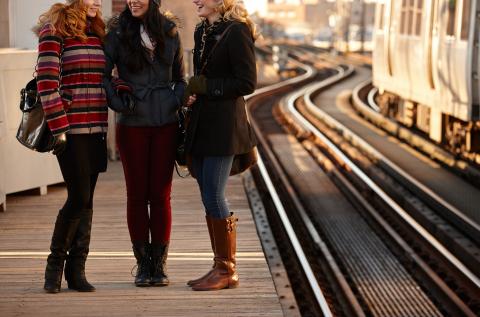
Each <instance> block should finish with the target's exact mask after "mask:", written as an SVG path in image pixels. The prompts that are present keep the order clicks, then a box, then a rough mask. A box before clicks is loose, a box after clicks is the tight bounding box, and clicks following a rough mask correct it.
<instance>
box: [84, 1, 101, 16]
mask: <svg viewBox="0 0 480 317" xmlns="http://www.w3.org/2000/svg"><path fill="white" fill-rule="evenodd" d="M83 4H84V5H85V6H86V7H87V16H89V17H90V18H94V17H96V16H97V13H98V12H99V11H100V9H101V7H102V0H83Z"/></svg>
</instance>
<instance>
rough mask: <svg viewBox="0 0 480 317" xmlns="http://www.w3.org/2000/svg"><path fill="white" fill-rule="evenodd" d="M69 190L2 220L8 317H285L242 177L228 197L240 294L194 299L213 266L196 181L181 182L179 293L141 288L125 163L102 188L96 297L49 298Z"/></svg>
mask: <svg viewBox="0 0 480 317" xmlns="http://www.w3.org/2000/svg"><path fill="white" fill-rule="evenodd" d="M65 197H66V190H65V188H64V186H54V187H49V193H48V195H46V196H35V195H27V194H22V195H15V196H9V197H8V198H7V202H8V207H9V208H8V212H6V213H0V316H2V317H7V316H38V317H40V316H58V317H63V316H82V317H83V316H129V317H130V316H282V309H281V306H280V303H279V299H278V297H277V293H276V291H275V287H274V285H273V282H272V278H271V275H270V271H269V269H268V266H267V263H266V260H265V257H264V254H263V252H262V248H261V245H260V242H259V239H258V236H257V232H256V229H255V224H254V222H253V219H252V215H251V212H250V208H249V206H248V202H247V198H246V196H245V193H244V189H243V186H242V180H241V177H232V178H230V180H229V186H228V189H227V197H228V199H229V203H230V206H231V210H232V211H235V213H236V214H237V215H238V217H239V218H240V221H239V225H238V254H237V259H238V270H239V274H240V287H239V288H237V289H233V290H221V291H213V292H194V291H192V290H191V289H190V288H189V287H188V286H186V284H185V283H186V281H187V280H188V279H190V278H194V277H198V276H199V275H201V274H203V273H204V272H206V271H207V270H208V269H209V268H210V266H211V264H212V260H211V258H212V254H211V250H210V244H209V239H208V233H207V229H206V225H205V222H204V212H203V209H202V206H201V203H200V198H199V192H198V189H197V186H196V183H195V180H193V179H192V178H187V179H180V178H178V177H176V178H175V180H174V192H173V195H172V206H173V228H172V241H171V248H170V254H169V258H168V272H169V277H170V281H171V285H170V286H168V287H162V288H151V287H150V288H137V287H135V286H134V285H133V277H132V276H131V273H130V272H131V270H132V267H133V266H134V264H135V263H134V258H133V254H132V252H131V245H130V239H129V235H128V230H127V225H126V212H125V205H126V192H125V185H124V180H123V173H122V168H121V165H120V163H118V162H114V163H110V165H109V170H108V172H107V173H104V174H102V175H101V178H100V180H99V183H98V186H97V191H96V196H95V203H94V220H93V221H94V223H93V233H92V243H91V253H90V256H89V260H88V261H87V276H88V278H89V281H90V282H91V283H92V284H94V285H95V286H96V287H97V292H95V293H78V292H75V291H70V290H68V289H66V283H65V282H63V284H62V286H63V289H62V292H61V293H60V294H45V293H44V292H43V289H42V286H43V274H44V269H45V263H46V256H47V255H48V247H49V244H50V237H51V233H52V230H53V224H54V221H55V217H56V214H57V210H58V208H59V207H60V206H61V205H62V204H63V202H64V200H65Z"/></svg>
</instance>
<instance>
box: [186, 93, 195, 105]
mask: <svg viewBox="0 0 480 317" xmlns="http://www.w3.org/2000/svg"><path fill="white" fill-rule="evenodd" d="M195 101H197V95H195V94H193V95H190V96H189V97H188V99H187V102H186V104H185V106H187V107H191V106H192V105H193V104H194V103H195Z"/></svg>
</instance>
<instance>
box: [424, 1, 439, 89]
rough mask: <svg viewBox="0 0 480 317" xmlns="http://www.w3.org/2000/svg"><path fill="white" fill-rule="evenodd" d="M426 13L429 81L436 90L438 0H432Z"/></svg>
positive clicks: (431, 87)
mask: <svg viewBox="0 0 480 317" xmlns="http://www.w3.org/2000/svg"><path fill="white" fill-rule="evenodd" d="M425 8H426V11H427V12H426V14H427V17H428V27H427V29H426V32H427V36H426V38H427V41H428V43H427V73H428V82H429V85H430V89H432V90H435V79H434V77H435V75H434V69H435V65H434V61H436V60H437V56H438V30H437V19H438V15H437V8H438V0H430V5H427V6H426V7H425Z"/></svg>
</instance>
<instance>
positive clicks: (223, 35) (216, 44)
mask: <svg viewBox="0 0 480 317" xmlns="http://www.w3.org/2000/svg"><path fill="white" fill-rule="evenodd" d="M232 26H234V24H233V23H232V24H230V25H229V26H227V28H226V29H225V30H224V31H223V32H222V34H221V35H220V37H219V38H218V40H217V42H216V43H215V45H213V47H212V50H211V51H210V53H209V54H208V56H207V58H206V59H205V63H203V66H202V68H201V69H200V72H199V73H198V75H201V74H203V72H204V71H205V68H206V67H207V64H208V62H209V61H210V59H211V58H212V56H213V53H214V52H215V49H216V48H217V47H218V44H220V42H221V41H222V39H223V38H225V36H226V35H227V34H228V31H229V30H230V29H231V28H232Z"/></svg>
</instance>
